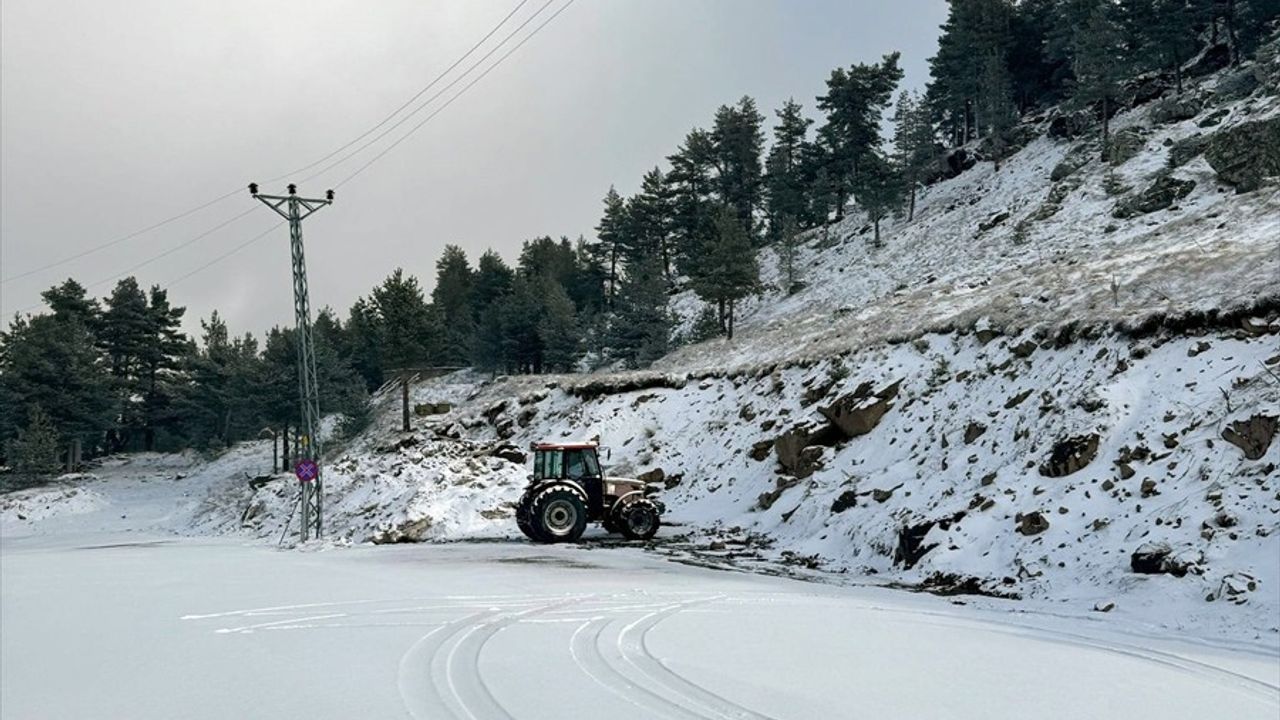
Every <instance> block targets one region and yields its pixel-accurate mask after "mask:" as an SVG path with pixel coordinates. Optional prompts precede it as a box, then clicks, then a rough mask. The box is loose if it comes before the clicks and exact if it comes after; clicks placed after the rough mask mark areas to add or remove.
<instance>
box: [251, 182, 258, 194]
mask: <svg viewBox="0 0 1280 720" xmlns="http://www.w3.org/2000/svg"><path fill="white" fill-rule="evenodd" d="M249 194H250V195H253V196H255V197H256V196H257V194H258V183H249Z"/></svg>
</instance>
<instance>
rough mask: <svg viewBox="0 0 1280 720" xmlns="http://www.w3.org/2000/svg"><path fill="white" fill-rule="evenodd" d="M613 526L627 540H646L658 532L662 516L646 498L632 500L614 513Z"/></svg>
mask: <svg viewBox="0 0 1280 720" xmlns="http://www.w3.org/2000/svg"><path fill="white" fill-rule="evenodd" d="M614 514H615V516H616V517H615V519H614V524H615V525H617V526H618V530H619V531H620V532H621V533H622V535H623V536H624V537H625V538H627V539H628V540H648V539H649V538H651V537H653V536H654V535H655V534H657V532H658V526H659V525H660V524H661V522H662V514H661V513H660V512H659V511H658V506H657V505H655V504H654V502H653V501H652V500H650V499H648V498H641V499H639V500H633V501H631V502H629V503H627V504H626V505H623V506H622V507H620V508H618V509H616V510H615V511H614Z"/></svg>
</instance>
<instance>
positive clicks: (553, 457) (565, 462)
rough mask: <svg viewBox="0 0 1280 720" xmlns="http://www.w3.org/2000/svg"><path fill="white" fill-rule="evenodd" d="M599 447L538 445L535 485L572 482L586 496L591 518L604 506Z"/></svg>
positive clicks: (534, 449) (536, 448)
mask: <svg viewBox="0 0 1280 720" xmlns="http://www.w3.org/2000/svg"><path fill="white" fill-rule="evenodd" d="M599 449H600V446H599V445H597V444H596V443H535V444H534V445H533V482H534V483H542V482H545V481H548V480H569V481H571V482H574V483H577V484H578V485H580V486H581V487H582V489H583V491H585V492H586V494H587V507H588V509H589V510H590V511H591V513H592V514H595V513H598V512H600V509H601V508H602V507H603V505H604V472H603V471H601V469H600V454H599Z"/></svg>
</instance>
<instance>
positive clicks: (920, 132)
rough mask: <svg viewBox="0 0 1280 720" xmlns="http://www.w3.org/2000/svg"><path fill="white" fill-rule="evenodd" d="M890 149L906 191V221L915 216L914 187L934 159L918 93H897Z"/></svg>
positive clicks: (928, 119)
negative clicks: (891, 148) (898, 94)
mask: <svg viewBox="0 0 1280 720" xmlns="http://www.w3.org/2000/svg"><path fill="white" fill-rule="evenodd" d="M893 152H894V158H893V159H894V163H895V164H896V165H897V167H898V168H899V171H900V172H901V173H902V184H903V187H904V189H905V192H906V193H907V221H908V222H910V221H911V220H914V219H915V216H916V190H917V188H919V186H920V185H921V184H923V183H924V181H925V179H926V178H927V177H928V175H929V172H930V169H931V168H932V166H933V165H934V163H936V162H937V160H938V146H937V142H936V140H935V136H934V130H933V121H932V119H931V117H930V115H929V108H928V107H927V106H926V105H925V103H924V101H923V100H922V99H921V98H920V96H919V95H916V94H912V93H909V92H906V91H904V92H903V93H902V94H901V95H900V96H899V97H898V106H897V108H896V109H895V112H894V117H893Z"/></svg>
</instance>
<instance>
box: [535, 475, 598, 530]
mask: <svg viewBox="0 0 1280 720" xmlns="http://www.w3.org/2000/svg"><path fill="white" fill-rule="evenodd" d="M531 520H532V522H531V524H532V526H533V528H534V532H535V534H536V535H538V538H537V539H538V540H539V541H540V542H552V543H554V542H574V541H575V540H577V539H578V538H580V537H582V533H583V531H585V530H586V529H587V499H586V498H585V497H583V495H582V493H580V492H579V491H578V490H577V489H576V488H573V487H569V486H567V485H553V486H551V487H549V488H547V489H545V490H543V491H541V492H539V493H538V494H537V495H536V496H535V497H534V499H533V512H532V518H531Z"/></svg>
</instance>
